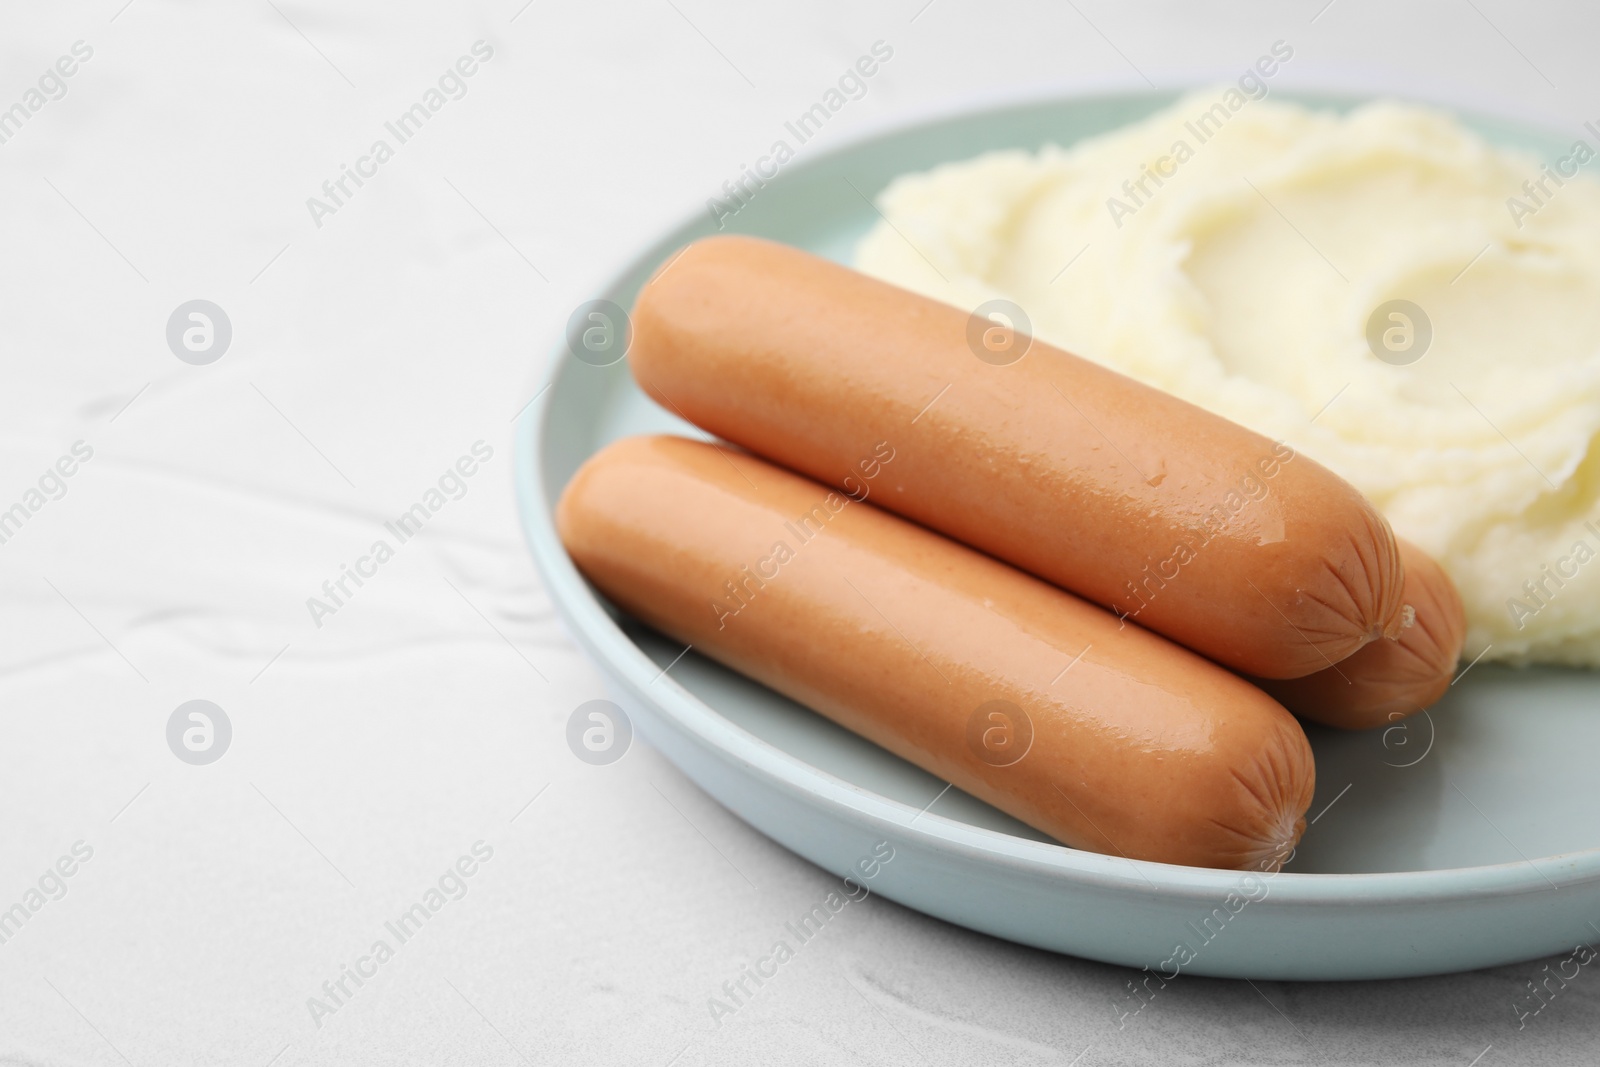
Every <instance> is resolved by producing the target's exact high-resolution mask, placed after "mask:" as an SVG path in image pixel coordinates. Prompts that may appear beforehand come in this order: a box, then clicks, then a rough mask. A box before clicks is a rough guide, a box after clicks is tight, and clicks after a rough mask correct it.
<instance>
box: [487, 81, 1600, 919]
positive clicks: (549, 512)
mask: <svg viewBox="0 0 1600 1067" xmlns="http://www.w3.org/2000/svg"><path fill="white" fill-rule="evenodd" d="M1209 84H1213V85H1214V84H1218V83H1216V82H1213V83H1209ZM1207 87H1208V84H1199V85H1193V84H1191V85H1188V86H1157V87H1153V88H1146V89H1134V88H1129V89H1112V90H1097V91H1085V92H1059V91H1051V92H1045V93H1038V92H1033V93H1021V94H1015V95H1012V94H994V95H990V96H985V97H983V98H980V99H979V100H977V101H976V102H973V101H964V102H961V103H958V104H954V105H935V106H932V107H929V108H925V109H919V110H915V111H911V112H902V113H899V114H897V115H894V116H889V117H887V118H886V119H885V120H884V121H881V122H875V123H871V124H868V125H867V126H866V127H864V128H862V129H859V130H857V131H854V132H853V133H852V134H851V135H849V136H844V137H841V138H840V139H839V141H838V143H836V144H833V145H831V146H829V147H828V148H826V149H823V150H819V151H817V152H815V153H813V154H812V155H810V156H808V157H807V158H806V159H805V160H803V161H800V162H797V163H796V164H795V165H794V166H793V167H791V168H788V169H787V170H786V172H785V175H782V176H780V177H779V178H778V179H775V180H778V181H781V180H782V179H783V177H786V176H789V175H803V174H805V173H806V172H808V171H810V170H812V169H814V168H818V167H821V166H823V165H824V164H826V163H828V162H830V161H832V160H834V159H835V158H836V157H839V156H843V155H848V154H850V153H852V152H854V151H856V150H858V149H859V148H861V147H863V146H865V145H867V144H870V143H871V142H873V141H875V140H877V139H879V138H881V137H883V136H885V135H888V134H898V133H907V132H911V131H914V130H918V129H924V128H927V127H931V126H937V125H941V124H944V123H948V122H952V121H955V120H959V119H971V118H976V117H979V116H982V115H986V114H996V113H999V112H1006V111H1015V110H1021V109H1024V108H1035V107H1040V106H1048V105H1051V104H1068V103H1072V104H1084V103H1094V102H1104V103H1106V104H1116V103H1122V104H1127V103H1135V102H1137V103H1148V102H1157V103H1158V106H1159V102H1160V101H1163V100H1168V99H1169V98H1175V97H1181V96H1182V95H1184V94H1186V93H1188V92H1192V91H1197V90H1204V89H1205V88H1207ZM1271 95H1272V96H1275V97H1282V98H1285V99H1289V100H1292V101H1295V102H1301V103H1311V104H1313V106H1315V105H1321V106H1329V105H1335V106H1338V105H1343V106H1350V107H1353V106H1359V105H1361V104H1363V103H1373V102H1377V101H1379V100H1401V101H1404V102H1407V103H1414V104H1420V105H1422V106H1427V107H1436V108H1443V109H1447V110H1449V111H1452V112H1455V113H1458V114H1462V115H1470V116H1472V117H1476V118H1480V119H1492V120H1495V121H1498V122H1503V123H1515V124H1520V125H1523V126H1526V127H1528V128H1530V129H1531V130H1533V131H1536V132H1542V133H1547V134H1552V135H1554V134H1556V133H1557V131H1556V130H1554V129H1552V128H1549V127H1546V126H1544V125H1543V124H1542V123H1541V122H1540V121H1539V120H1537V119H1531V118H1529V117H1528V116H1526V115H1518V114H1514V113H1509V112H1505V111H1499V110H1496V109H1493V108H1490V107H1483V106H1480V105H1478V104H1474V105H1471V106H1470V107H1469V106H1463V105H1459V104H1454V103H1450V102H1448V101H1444V100H1437V99H1430V98H1427V97H1424V96H1420V95H1405V94H1402V93H1399V92H1385V93H1383V94H1379V95H1374V94H1372V93H1364V92H1358V91H1353V90H1351V89H1348V88H1344V87H1333V88H1328V89H1319V88H1316V87H1311V86H1300V85H1297V86H1294V87H1293V88H1284V89H1279V90H1275V91H1274V92H1273V93H1272V94H1271ZM702 211H703V208H698V207H697V208H696V209H695V210H693V211H692V212H688V213H685V214H682V215H680V216H678V217H677V218H676V219H675V221H673V222H672V223H671V224H670V225H668V226H666V227H665V228H663V229H662V230H661V231H660V232H659V233H657V234H656V235H655V236H654V237H652V238H651V239H649V240H648V241H646V242H645V243H644V251H642V252H639V253H636V254H634V255H631V256H629V257H627V258H626V259H625V260H623V261H622V263H621V264H620V265H615V266H612V267H611V268H609V269H608V270H606V271H605V272H604V273H603V274H602V278H603V281H602V282H601V283H600V284H598V285H594V286H592V287H591V289H590V290H589V291H590V292H591V295H592V296H595V297H605V298H611V297H613V296H614V295H615V294H616V291H617V289H618V288H619V286H620V285H622V284H623V283H625V282H626V280H627V279H629V278H630V277H633V276H635V275H638V274H643V273H645V272H648V271H649V270H651V269H652V268H653V267H655V266H657V265H659V264H661V263H662V262H664V261H665V259H666V256H667V255H668V254H670V253H671V252H672V251H673V250H675V249H677V248H678V247H680V246H681V244H682V241H681V239H680V235H681V234H683V233H684V232H685V231H686V230H689V229H691V228H693V227H694V225H695V223H696V220H697V218H698V216H699V215H700V214H701V212H702ZM568 355H569V353H568V352H567V351H566V348H565V345H564V338H557V339H556V341H555V343H554V344H553V345H552V346H551V348H550V358H549V361H548V363H547V365H546V368H545V370H544V372H543V373H542V374H541V375H540V380H541V385H540V387H539V389H538V391H537V392H536V393H535V394H534V399H533V400H532V401H530V402H529V403H528V404H527V405H525V406H524V408H523V410H522V412H521V413H520V414H519V415H518V416H517V418H516V422H515V425H514V427H513V431H512V435H513V436H512V449H513V453H514V455H513V465H512V478H513V481H514V488H515V493H516V507H517V513H518V518H519V520H520V525H521V527H522V531H523V535H524V539H525V540H526V542H527V544H528V548H529V551H530V554H531V555H532V557H533V560H534V564H535V567H536V568H537V570H538V571H539V574H540V577H541V579H542V580H543V581H544V584H545V588H546V590H547V592H548V593H549V595H550V599H551V603H552V604H553V606H554V607H555V608H556V610H557V611H558V612H559V613H560V614H561V616H562V618H563V619H564V620H565V622H566V623H567V626H568V629H569V633H570V634H571V636H573V638H574V639H575V640H576V642H577V644H578V645H579V646H580V647H581V648H582V649H583V651H584V652H585V653H586V655H587V656H588V657H589V658H590V659H591V660H593V661H595V662H596V664H597V666H599V667H600V668H601V669H602V670H603V671H605V672H606V673H609V674H610V675H611V676H612V677H614V678H615V679H616V680H617V681H618V682H620V683H621V684H622V685H623V686H624V687H625V688H626V689H627V691H628V695H629V696H630V697H631V698H632V699H633V700H635V701H637V702H639V703H640V704H643V705H647V706H653V707H655V708H656V709H658V710H659V711H660V712H661V713H662V714H664V715H666V716H667V717H668V718H669V719H670V720H671V721H672V723H673V724H674V725H675V726H676V727H677V728H678V729H680V730H682V731H684V732H685V733H686V735H687V736H688V737H689V738H690V739H691V740H692V741H693V742H694V743H695V744H697V745H699V746H701V747H702V748H705V749H708V750H711V751H713V752H716V753H720V754H721V755H722V756H724V757H731V758H732V759H734V760H736V761H738V762H739V763H741V764H743V765H744V766H746V767H747V768H749V769H750V770H752V771H754V772H757V773H760V774H761V775H762V776H763V777H765V778H766V779H767V780H768V781H769V782H772V783H774V784H776V785H778V786H780V787H781V788H783V789H784V790H785V791H786V792H788V793H790V794H792V795H794V796H795V797H796V798H797V799H803V800H808V801H811V802H820V803H822V804H825V805H827V806H828V807H829V808H830V809H832V810H831V812H830V814H832V815H834V816H836V817H843V818H845V819H846V820H847V821H853V822H859V821H860V820H862V819H865V820H867V821H868V822H870V823H872V824H873V825H875V826H879V827H882V828H884V829H886V830H893V832H895V833H897V834H901V835H911V836H912V837H914V838H915V839H916V840H917V842H918V843H919V844H920V845H922V846H923V847H925V848H928V849H929V850H931V851H934V852H948V851H955V852H958V853H961V854H963V855H964V857H965V858H967V859H977V860H982V861H983V862H985V863H989V864H999V865H1001V866H1005V867H1009V868H1012V869H1013V870H1014V871H1015V872H1017V873H1020V874H1025V875H1029V876H1032V877H1037V878H1041V879H1045V880H1048V881H1051V882H1063V883H1068V884H1071V885H1073V886H1077V887H1082V888H1087V889H1099V890H1106V891H1114V892H1119V893H1120V892H1134V893H1137V894H1139V895H1145V894H1148V893H1149V892H1150V891H1151V889H1152V888H1154V890H1155V893H1156V895H1157V896H1158V897H1160V898H1162V899H1165V900H1180V899H1191V900H1193V901H1195V902H1201V901H1206V902H1211V901H1215V900H1216V899H1217V898H1218V897H1219V896H1222V895H1225V894H1226V893H1227V892H1229V891H1230V890H1232V889H1234V888H1235V887H1236V886H1237V885H1238V883H1239V881H1240V879H1241V878H1243V877H1244V876H1246V875H1250V874H1255V876H1256V877H1258V878H1263V879H1269V880H1270V881H1271V883H1272V886H1273V891H1272V897H1273V900H1274V903H1275V904H1276V905H1277V906H1279V907H1283V906H1287V907H1290V908H1326V907H1330V906H1340V905H1350V904H1355V903H1360V904H1366V905H1373V904H1391V905H1402V906H1403V905H1416V904H1424V903H1425V904H1443V903H1449V902H1454V901H1470V900H1476V899H1481V898H1485V897H1505V896H1513V895H1520V894H1522V893H1544V892H1549V891H1550V890H1551V889H1553V888H1554V889H1564V888H1569V887H1573V886H1579V885H1586V884H1591V885H1592V884H1595V883H1600V845H1597V846H1594V847H1591V848H1586V849H1578V850H1573V851H1569V852H1561V853H1554V854H1551V855H1546V856H1538V857H1531V858H1524V859H1521V860H1517V861H1512V862H1507V863H1498V864H1488V865H1480V866H1471V867H1451V868H1439V869H1433V870H1416V871H1380V872H1359V873H1342V874H1335V873H1317V874H1309V873H1297V872H1294V871H1282V872H1279V873H1275V874H1264V873H1261V872H1250V871H1237V870H1223V869H1217V868H1206V867H1188V866H1182V865H1178V864H1169V863H1161V862H1158V861H1154V860H1135V859H1131V858H1128V857H1123V856H1112V855H1104V854H1100V853H1095V852H1087V851H1083V850H1080V849H1074V848H1072V847H1071V846H1068V845H1063V844H1059V843H1056V842H1044V841H1033V840H1029V839H1027V838H1022V837H1017V836H1015V835H1012V834H1008V833H1005V832H1003V831H1000V830H993V829H989V828H986V827H981V826H974V825H972V824H970V823H966V822H961V821H959V820H955V819H950V818H948V817H946V816H942V815H936V814H933V813H931V812H928V811H926V809H924V810H923V811H921V812H919V811H917V810H916V809H915V808H913V807H912V806H911V805H909V804H907V803H905V802H903V801H899V800H895V799H893V798H892V797H888V796H884V795H882V794H880V793H876V792H873V791H872V790H870V789H866V788H864V787H862V786H859V785H855V784H854V783H851V782H849V781H847V780H846V779H844V778H841V777H839V776H837V775H835V774H833V773H832V772H830V771H827V770H824V769H823V768H820V767H817V766H815V765H813V764H811V763H808V762H806V761H805V760H803V759H801V758H800V757H798V756H795V755H793V754H791V753H789V752H787V751H785V750H784V749H781V748H779V747H778V746H776V745H773V744H771V743H770V742H767V741H765V740H763V739H762V738H760V737H757V736H756V735H754V734H752V733H750V732H748V731H746V730H745V729H743V728H742V727H740V726H738V725H737V724H735V723H734V722H732V721H730V720H729V719H727V718H726V717H724V716H723V715H721V714H720V713H719V712H717V711H716V709H714V708H713V707H711V706H710V705H709V704H707V703H706V702H704V701H702V700H701V699H699V698H698V697H696V696H695V695H694V694H693V693H691V692H689V691H688V690H687V689H685V688H684V687H683V686H681V685H679V684H678V683H677V682H676V681H675V680H673V679H672V678H671V677H670V675H666V674H665V673H664V672H662V671H661V670H660V669H659V668H658V666H657V665H656V663H655V662H654V661H653V660H652V659H650V657H649V656H648V655H647V654H646V653H645V652H644V650H643V649H641V648H640V647H639V646H638V645H637V644H636V643H635V642H634V641H633V640H632V639H631V638H630V637H628V635H627V634H626V633H625V632H624V631H623V629H622V628H621V626H620V625H619V624H618V623H617V621H616V620H615V619H614V618H613V617H612V615H611V614H610V613H609V612H608V611H607V610H606V608H605V607H604V606H603V605H602V603H601V601H600V600H599V598H598V596H597V595H596V594H595V592H594V590H593V589H592V588H591V587H590V586H589V584H588V582H587V581H586V580H585V579H584V578H583V576H582V575H581V574H580V573H579V572H578V569H577V567H576V566H575V565H574V564H573V562H572V560H571V558H570V557H569V556H568V555H567V552H566V549H565V547H564V546H563V545H562V544H561V540H560V537H559V535H558V534H557V531H556V526H555V513H554V508H553V507H551V506H549V505H547V504H546V503H545V501H546V499H547V491H548V489H549V488H550V487H549V486H547V485H546V482H545V478H544V471H543V466H542V463H541V461H540V460H541V456H542V453H543V441H544V436H545V433H546V431H547V428H548V423H549V418H548V416H549V412H550V411H551V409H552V407H553V404H554V402H555V400H556V397H557V394H558V393H559V392H560V389H561V386H562V383H563V381H564V380H566V379H568V378H569V376H571V375H575V374H577V373H581V371H580V369H579V366H578V364H579V361H578V360H576V359H569V358H568ZM586 369H590V370H592V369H593V368H586ZM661 682H665V683H667V684H666V685H665V687H661V688H658V684H659V683H661ZM647 691H648V692H647ZM735 814H737V813H735ZM924 819H925V820H928V821H926V822H924V823H923V825H922V826H920V827H919V826H917V825H915V822H916V821H920V820H924ZM741 821H747V820H744V819H743V817H742V816H741ZM758 832H759V831H758ZM785 847H787V846H785Z"/></svg>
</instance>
